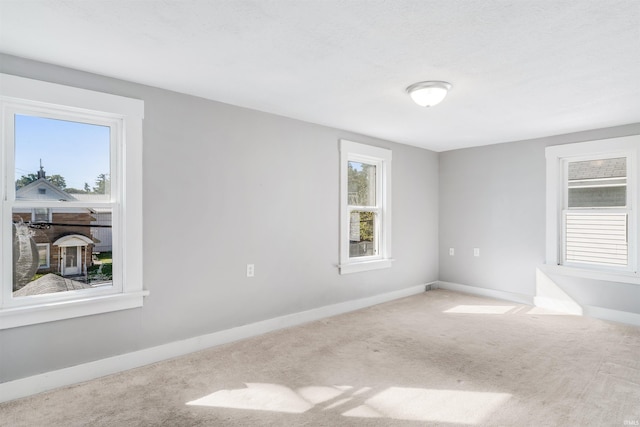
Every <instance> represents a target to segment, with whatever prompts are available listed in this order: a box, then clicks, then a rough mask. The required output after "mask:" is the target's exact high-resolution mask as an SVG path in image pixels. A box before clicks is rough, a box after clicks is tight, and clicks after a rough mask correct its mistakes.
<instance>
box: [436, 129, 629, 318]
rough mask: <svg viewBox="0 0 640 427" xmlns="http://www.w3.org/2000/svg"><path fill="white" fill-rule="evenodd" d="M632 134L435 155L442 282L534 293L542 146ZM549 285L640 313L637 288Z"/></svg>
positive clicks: (541, 217)
mask: <svg viewBox="0 0 640 427" xmlns="http://www.w3.org/2000/svg"><path fill="white" fill-rule="evenodd" d="M634 134H640V124H632V125H627V126H620V127H615V128H608V129H599V130H594V131H588V132H580V133H574V134H567V135H561V136H554V137H549V138H541V139H536V140H530V141H522V142H512V143H506V144H496V145H490V146H485V147H477V148H469V149H463V150H453V151H448V152H444V153H440V180H439V181H440V186H439V197H440V200H439V208H440V226H439V231H440V244H439V245H440V250H439V253H440V268H439V275H440V280H442V281H446V282H453V283H458V284H463V285H469V286H476V287H479V288H486V289H493V290H499V291H503V292H510V293H516V294H521V295H527V296H535V294H536V284H535V278H536V267H537V266H539V265H541V264H543V263H544V260H545V180H546V177H545V168H546V163H545V147H546V146H547V145H558V144H566V143H572V142H581V141H589V140H596V139H604V138H613V137H617V136H627V135H634ZM449 248H455V255H454V256H449ZM473 248H480V257H474V256H473ZM554 280H556V284H557V285H559V286H560V287H561V288H562V289H563V290H564V291H565V292H566V293H568V294H569V296H571V297H572V298H573V299H574V300H575V301H576V302H578V303H579V304H583V305H591V306H596V307H602V308H609V309H613V310H622V311H629V312H633V313H640V286H637V285H629V284H621V283H610V282H599V281H592V280H584V279H572V278H568V277H555V276H554Z"/></svg>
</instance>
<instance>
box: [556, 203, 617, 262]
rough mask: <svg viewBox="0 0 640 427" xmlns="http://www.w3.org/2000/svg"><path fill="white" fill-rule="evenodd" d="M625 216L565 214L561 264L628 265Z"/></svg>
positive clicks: (613, 213)
mask: <svg viewBox="0 0 640 427" xmlns="http://www.w3.org/2000/svg"><path fill="white" fill-rule="evenodd" d="M627 218H628V215H627V213H626V212H621V213H616V212H607V213H601V212H598V213H597V212H580V211H565V233H566V235H565V236H566V239H565V261H567V262H577V263H587V264H597V265H614V266H626V265H628V262H629V260H628V255H629V248H628V239H627Z"/></svg>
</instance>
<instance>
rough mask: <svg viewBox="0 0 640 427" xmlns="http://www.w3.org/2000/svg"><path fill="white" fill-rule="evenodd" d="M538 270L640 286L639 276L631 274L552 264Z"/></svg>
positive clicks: (544, 265) (542, 266)
mask: <svg viewBox="0 0 640 427" xmlns="http://www.w3.org/2000/svg"><path fill="white" fill-rule="evenodd" d="M540 269H541V270H542V271H543V272H545V273H550V274H557V275H560V276H572V277H581V278H583V279H591V280H601V281H605V282H618V283H630V284H633V285H640V275H638V273H632V272H625V271H603V270H593V269H588V268H579V267H569V266H566V265H553V264H543V265H541V266H540Z"/></svg>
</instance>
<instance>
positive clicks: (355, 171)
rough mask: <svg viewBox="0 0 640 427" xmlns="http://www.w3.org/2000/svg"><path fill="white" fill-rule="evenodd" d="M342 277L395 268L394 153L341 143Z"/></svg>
mask: <svg viewBox="0 0 640 427" xmlns="http://www.w3.org/2000/svg"><path fill="white" fill-rule="evenodd" d="M340 153H341V155H340V161H341V164H340V168H341V169H340V184H341V192H340V193H341V203H340V208H341V217H340V273H341V274H345V273H354V272H358V271H365V270H372V269H378V268H387V267H390V266H391V158H392V156H391V150H388V149H384V148H379V147H373V146H370V145H365V144H359V143H356V142H352V141H346V140H341V141H340Z"/></svg>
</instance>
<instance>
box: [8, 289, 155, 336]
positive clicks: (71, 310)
mask: <svg viewBox="0 0 640 427" xmlns="http://www.w3.org/2000/svg"><path fill="white" fill-rule="evenodd" d="M147 295H149V291H138V292H130V293H126V294H115V295H104V296H99V297H91V298H85V299H75V300H70V301H57V302H51V303H45V304H38V305H30V306H23V307H12V308H5V309H2V310H0V329H9V328H16V327H18V326H26V325H34V324H36V323H44V322H53V321H56V320H63V319H71V318H74V317H81V316H90V315H92V314H100V313H107V312H110V311H118V310H127V309H130V308H136V307H142V302H143V298H144V297H145V296H147Z"/></svg>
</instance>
